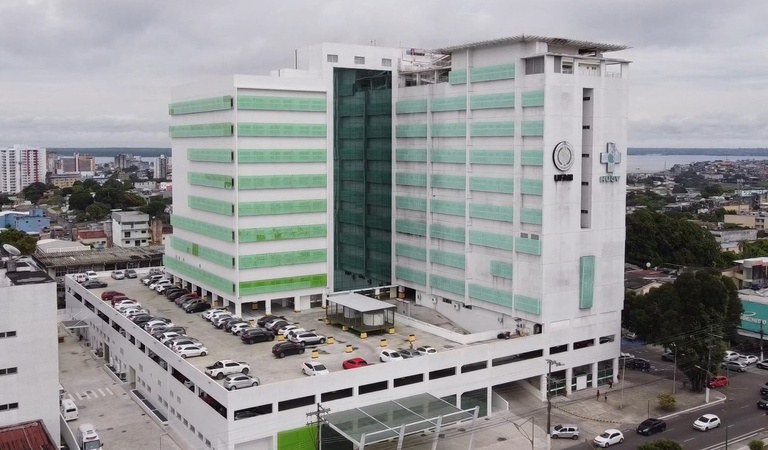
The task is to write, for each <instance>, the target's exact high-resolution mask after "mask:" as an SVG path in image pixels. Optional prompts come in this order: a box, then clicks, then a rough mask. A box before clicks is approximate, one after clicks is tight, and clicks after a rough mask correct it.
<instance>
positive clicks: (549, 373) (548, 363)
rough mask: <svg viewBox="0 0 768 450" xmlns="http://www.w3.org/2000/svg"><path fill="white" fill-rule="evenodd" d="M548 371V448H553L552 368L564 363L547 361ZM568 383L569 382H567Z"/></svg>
mask: <svg viewBox="0 0 768 450" xmlns="http://www.w3.org/2000/svg"><path fill="white" fill-rule="evenodd" d="M545 361H546V363H547V365H548V369H547V430H546V431H547V448H548V449H549V448H552V433H551V432H550V429H551V428H550V427H551V426H552V424H551V421H552V389H551V388H550V381H551V380H552V366H553V365H555V366H562V365H563V363H561V362H558V361H555V360H554V359H546V360H545ZM565 382H566V383H567V382H568V380H566V381H565Z"/></svg>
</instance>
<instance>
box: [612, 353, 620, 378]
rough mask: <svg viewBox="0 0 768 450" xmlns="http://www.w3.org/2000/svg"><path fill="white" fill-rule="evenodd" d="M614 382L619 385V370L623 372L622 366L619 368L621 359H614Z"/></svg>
mask: <svg viewBox="0 0 768 450" xmlns="http://www.w3.org/2000/svg"><path fill="white" fill-rule="evenodd" d="M612 362H613V382H614V383H618V382H619V370H621V366H619V358H613V361H612Z"/></svg>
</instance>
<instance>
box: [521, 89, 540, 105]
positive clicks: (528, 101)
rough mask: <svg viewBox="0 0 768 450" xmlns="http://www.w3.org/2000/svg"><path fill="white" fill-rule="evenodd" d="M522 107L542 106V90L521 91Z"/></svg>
mask: <svg viewBox="0 0 768 450" xmlns="http://www.w3.org/2000/svg"><path fill="white" fill-rule="evenodd" d="M522 102H523V108H527V107H529V106H544V91H528V92H523V96H522Z"/></svg>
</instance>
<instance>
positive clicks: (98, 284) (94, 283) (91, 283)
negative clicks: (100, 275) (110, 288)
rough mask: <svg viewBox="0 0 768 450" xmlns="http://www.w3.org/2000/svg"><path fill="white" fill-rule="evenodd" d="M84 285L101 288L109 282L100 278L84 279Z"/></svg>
mask: <svg viewBox="0 0 768 450" xmlns="http://www.w3.org/2000/svg"><path fill="white" fill-rule="evenodd" d="M83 287H84V288H86V289H100V288H105V287H107V283H105V282H103V281H99V280H87V281H83Z"/></svg>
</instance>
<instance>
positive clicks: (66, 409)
mask: <svg viewBox="0 0 768 450" xmlns="http://www.w3.org/2000/svg"><path fill="white" fill-rule="evenodd" d="M61 415H62V416H63V417H64V421H66V422H69V421H70V420H77V418H78V417H80V412H79V411H78V410H77V405H75V402H74V401H72V399H69V398H65V399H63V400H62V401H61Z"/></svg>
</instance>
